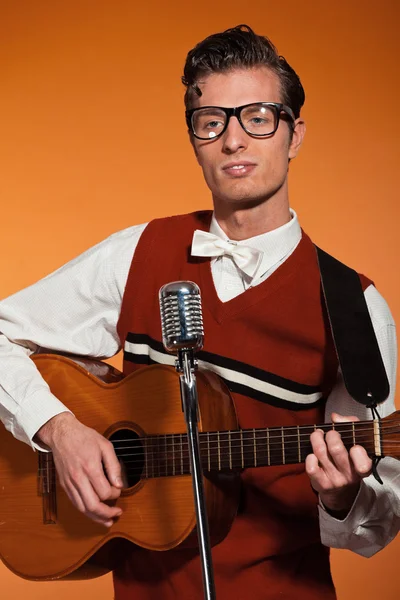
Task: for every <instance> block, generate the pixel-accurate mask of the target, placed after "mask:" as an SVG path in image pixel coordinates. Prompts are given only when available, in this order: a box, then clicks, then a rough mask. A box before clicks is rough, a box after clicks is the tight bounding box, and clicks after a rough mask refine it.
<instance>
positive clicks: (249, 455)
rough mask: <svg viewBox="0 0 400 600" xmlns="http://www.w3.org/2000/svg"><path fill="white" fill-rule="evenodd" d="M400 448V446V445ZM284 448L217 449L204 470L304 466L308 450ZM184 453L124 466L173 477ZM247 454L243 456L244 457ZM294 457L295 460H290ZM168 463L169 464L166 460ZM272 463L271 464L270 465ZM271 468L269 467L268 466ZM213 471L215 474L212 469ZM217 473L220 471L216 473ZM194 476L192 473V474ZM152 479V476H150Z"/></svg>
mask: <svg viewBox="0 0 400 600" xmlns="http://www.w3.org/2000/svg"><path fill="white" fill-rule="evenodd" d="M398 443H399V445H400V442H398ZM275 446H277V444H275ZM279 446H280V447H279V448H277V447H270V448H269V449H268V448H266V447H262V448H260V447H256V450H255V451H254V445H253V444H247V445H244V447H243V449H242V448H240V447H239V448H238V447H237V446H235V447H233V448H232V449H233V450H234V452H232V453H231V455H230V457H227V455H226V454H222V453H221V451H222V452H223V451H224V450H227V448H218V449H217V452H215V449H216V448H215V447H212V448H210V449H209V450H210V451H209V453H208V454H207V455H203V457H202V462H203V463H204V467H206V466H207V465H206V464H205V463H208V464H212V467H215V462H217V463H218V465H219V467H220V470H221V469H222V470H223V469H227V468H229V467H230V464H226V463H232V467H233V463H235V465H234V466H235V467H237V468H240V467H241V466H242V463H247V462H248V460H250V461H251V464H250V465H247V464H244V465H243V466H254V462H255V461H257V459H258V460H259V461H260V462H261V461H262V460H263V459H265V458H267V459H269V461H270V462H271V464H276V457H278V458H279V461H278V464H284V462H286V463H288V464H293V462H294V463H301V462H304V459H303V456H302V452H301V450H303V452H304V450H306V448H304V447H303V448H302V449H301V450H300V458H301V459H302V460H301V461H299V460H298V452H299V448H298V446H291V447H282V446H281V445H279ZM310 448H311V444H310V445H309V448H307V450H309V449H310ZM180 450H181V453H178V455H177V454H176V453H175V456H174V457H173V463H172V465H171V461H168V458H170V457H169V456H168V454H170V451H169V450H168V448H167V454H162V453H160V451H159V449H158V451H157V453H153V452H146V460H144V458H143V456H144V452H143V450H141V451H140V452H138V453H136V454H137V455H138V454H139V459H138V458H137V456H136V458H134V459H133V460H124V463H123V464H124V465H127V464H130V465H135V467H134V468H133V469H132V467H128V469H129V473H131V472H132V471H134V469H135V468H136V467H137V466H138V467H139V470H136V472H137V474H138V475H141V474H142V472H143V471H144V470H145V467H146V461H147V468H148V463H150V462H151V465H150V467H151V469H150V470H151V471H152V476H155V475H156V473H155V470H156V469H157V471H158V472H157V474H158V475H159V476H161V475H167V476H168V475H172V474H177V473H176V470H178V471H179V467H181V468H182V467H183V468H184V469H185V470H186V469H188V467H189V457H188V454H187V450H188V446H187V443H186V444H185V445H184V446H182V448H181V449H180ZM236 450H238V451H239V452H235V451H236ZM242 452H243V454H242ZM290 453H291V455H292V456H290ZM283 455H284V456H285V461H284V462H283V461H282V457H283ZM134 456H135V454H129V455H121V456H120V458H124V457H125V458H127V457H134ZM155 456H156V457H157V459H158V460H157V462H155V461H154V457H155ZM238 458H240V459H241V460H239V461H238V460H237V459H238ZM163 459H165V460H163ZM269 461H268V462H269ZM176 463H178V468H177V466H176ZM264 466H267V465H264ZM53 468H54V464H53V463H50V464H49V465H47V467H46V466H45V467H42V468H41V469H39V473H40V472H48V471H50V472H51V471H52V469H53ZM211 470H214V468H213V469H211ZM216 470H217V469H216ZM161 471H166V472H164V473H161ZM188 472H190V471H188ZM147 475H148V474H147Z"/></svg>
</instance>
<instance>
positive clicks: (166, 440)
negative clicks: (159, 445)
mask: <svg viewBox="0 0 400 600" xmlns="http://www.w3.org/2000/svg"><path fill="white" fill-rule="evenodd" d="M164 447H165V450H164V456H165V475H168V436H167V434H165V436H164Z"/></svg>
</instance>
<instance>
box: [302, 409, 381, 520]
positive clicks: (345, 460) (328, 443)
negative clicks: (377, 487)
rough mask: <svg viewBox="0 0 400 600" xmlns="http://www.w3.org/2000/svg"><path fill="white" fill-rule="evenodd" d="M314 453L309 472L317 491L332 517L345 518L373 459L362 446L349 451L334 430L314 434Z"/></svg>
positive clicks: (335, 416) (308, 463)
mask: <svg viewBox="0 0 400 600" xmlns="http://www.w3.org/2000/svg"><path fill="white" fill-rule="evenodd" d="M331 418H332V421H333V422H334V423H338V422H344V421H346V422H351V421H359V419H358V418H357V417H343V416H341V415H338V414H337V413H332V417H331ZM310 439H311V445H312V448H313V454H309V455H308V456H307V458H306V472H307V474H308V476H309V477H310V480H311V485H312V486H313V488H314V490H315V491H317V492H318V493H319V497H320V499H321V501H322V503H323V504H324V506H325V508H326V509H327V510H328V512H330V513H331V514H332V515H333V516H335V517H337V518H339V519H344V518H345V517H346V516H347V514H348V512H349V511H350V509H351V507H352V505H353V502H354V500H355V499H356V496H357V494H358V490H359V489H360V482H361V480H362V479H363V478H364V477H367V476H368V475H369V474H370V473H371V469H372V461H371V459H370V458H369V456H368V454H367V452H366V451H365V449H364V448H363V447H362V446H357V445H356V446H352V448H350V452H348V451H347V450H346V448H345V446H344V444H343V442H342V439H341V437H340V433H338V432H337V431H335V430H331V431H328V433H326V435H325V439H324V432H323V431H322V430H321V429H317V431H314V432H313V433H312V434H311V438H310Z"/></svg>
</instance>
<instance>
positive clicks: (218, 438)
mask: <svg viewBox="0 0 400 600" xmlns="http://www.w3.org/2000/svg"><path fill="white" fill-rule="evenodd" d="M217 444H218V470H219V471H220V470H221V446H220V437H219V431H218V432H217Z"/></svg>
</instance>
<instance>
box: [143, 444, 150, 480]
mask: <svg viewBox="0 0 400 600" xmlns="http://www.w3.org/2000/svg"><path fill="white" fill-rule="evenodd" d="M147 446H148V440H147V438H144V472H145V477H146V479H148V478H149V465H148V462H147V460H148V455H147V454H148V448H147Z"/></svg>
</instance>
